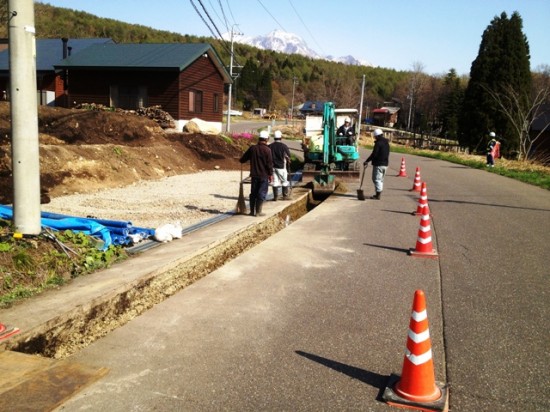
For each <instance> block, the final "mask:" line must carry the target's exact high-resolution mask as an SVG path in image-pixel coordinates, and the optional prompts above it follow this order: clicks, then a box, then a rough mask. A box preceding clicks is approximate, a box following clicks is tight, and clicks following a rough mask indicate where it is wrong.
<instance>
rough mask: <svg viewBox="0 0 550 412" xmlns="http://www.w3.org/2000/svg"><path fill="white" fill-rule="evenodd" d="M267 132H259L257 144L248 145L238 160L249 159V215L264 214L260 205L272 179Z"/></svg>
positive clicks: (271, 162) (244, 160)
mask: <svg viewBox="0 0 550 412" xmlns="http://www.w3.org/2000/svg"><path fill="white" fill-rule="evenodd" d="M268 139H269V133H268V132H267V131H265V130H263V131H261V132H260V138H259V140H258V144H255V145H253V146H250V147H249V148H248V150H247V151H246V152H244V154H243V155H242V157H241V159H240V162H241V163H246V162H248V161H250V177H251V178H252V181H251V188H250V216H264V213H262V205H263V203H264V202H265V198H266V196H267V190H268V188H269V183H270V182H271V181H272V180H273V157H272V156H271V149H270V148H269V146H268V145H267V141H268Z"/></svg>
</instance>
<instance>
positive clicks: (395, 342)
mask: <svg viewBox="0 0 550 412" xmlns="http://www.w3.org/2000/svg"><path fill="white" fill-rule="evenodd" d="M405 159H406V165H407V172H408V174H409V177H408V178H402V177H396V175H397V173H398V171H399V166H400V160H401V156H400V155H396V154H393V155H392V158H391V168H390V169H389V171H388V176H387V178H386V187H385V190H384V192H383V195H382V200H381V201H372V200H367V201H365V202H361V201H359V200H357V197H356V191H355V189H356V188H350V192H349V193H347V194H341V195H335V196H332V197H331V198H330V199H329V200H327V201H326V202H324V203H323V204H322V205H321V206H319V207H317V208H316V209H314V210H313V211H312V212H310V213H309V214H307V215H306V216H304V217H302V218H301V219H299V220H298V221H297V222H294V223H293V224H292V225H290V226H289V227H287V228H286V229H285V230H283V231H281V232H279V233H277V234H276V235H275V236H273V237H271V238H270V239H268V240H267V241H265V242H263V243H262V244H260V245H258V246H256V247H255V248H253V249H251V250H250V251H248V252H247V253H245V254H243V255H241V256H240V257H238V258H237V259H235V260H233V261H231V262H229V263H228V264H226V265H225V266H224V267H222V268H220V269H218V270H217V271H215V272H213V273H212V274H210V275H209V276H207V277H206V278H203V279H202V280H200V281H198V282H197V283H195V284H193V285H192V286H190V287H188V288H186V289H185V290H183V291H182V292H180V293H178V294H176V295H175V296H173V297H171V298H170V299H168V300H166V301H165V302H163V303H161V304H159V305H157V306H155V307H154V308H153V309H151V310H150V311H148V312H147V313H145V314H144V315H142V316H140V317H139V318H136V319H134V320H133V321H132V322H130V323H128V324H127V325H125V326H123V327H122V328H120V329H118V330H116V331H114V332H113V333H111V334H110V335H108V336H107V337H105V338H103V339H101V340H100V341H97V342H95V343H94V344H92V345H91V346H89V347H88V348H86V349H84V350H83V351H81V352H80V353H78V354H76V355H75V356H74V359H75V360H76V361H80V362H84V363H88V364H95V365H100V366H105V367H108V368H109V369H110V372H109V374H108V375H107V376H106V377H105V378H103V379H102V380H100V381H99V382H97V383H95V384H93V385H92V386H90V387H88V388H86V389H85V390H84V391H82V392H81V393H79V394H77V395H76V396H75V397H73V398H72V399H71V400H69V401H68V402H66V403H65V404H64V405H63V406H61V407H60V410H65V411H76V410H94V411H96V410H97V411H99V410H110V411H128V410H132V411H146V410H147V411H149V410H158V411H172V410H182V411H183V410H185V411H187V410H189V411H219V410H228V411H252V410H254V411H256V410H277V411H278V410H293V411H296V410H300V411H319V410H327V411H336V410H346V411H348V410H362V411H366V410H368V411H388V410H391V409H392V408H391V407H389V406H387V405H386V404H384V403H382V402H380V401H379V399H378V397H379V395H380V393H381V391H382V390H383V389H384V386H385V384H386V382H387V379H388V377H389V375H390V374H392V373H398V374H399V373H400V372H401V367H402V361H403V353H404V349H405V343H406V338H407V329H408V324H409V319H410V311H411V305H412V298H413V294H414V291H415V290H417V289H422V290H423V291H424V292H425V294H426V297H427V305H428V317H429V322H430V335H431V339H432V347H433V353H434V364H435V374H436V379H437V380H438V381H444V382H446V383H447V384H448V385H449V387H450V407H451V410H453V411H520V410H521V411H547V410H550V372H549V370H550V369H549V368H548V365H549V364H550V355H549V348H550V345H549V343H550V339H549V337H550V334H549V330H550V313H549V312H550V310H549V303H548V296H549V294H550V282H549V275H550V268H549V264H548V241H549V240H550V192H548V191H545V190H542V189H538V188H535V187H532V186H529V185H526V184H522V183H519V182H515V181H513V180H510V179H507V178H504V177H500V176H497V175H495V174H492V173H487V172H486V171H482V170H472V169H468V168H466V167H463V166H459V165H454V164H450V163H446V162H442V161H438V160H432V159H424V158H417V157H414V156H405ZM417 166H418V167H420V170H421V176H422V180H423V181H426V182H427V190H428V203H429V207H430V209H431V212H432V218H431V223H432V225H431V227H432V232H433V237H434V246H435V247H436V249H437V250H438V253H439V258H438V259H437V260H431V259H424V258H412V257H410V256H408V254H407V251H408V250H409V248H411V247H414V245H415V242H416V237H417V233H418V228H419V218H418V217H415V216H412V215H411V212H412V211H414V210H416V201H417V198H418V195H417V194H414V193H411V192H409V189H410V188H411V187H412V177H413V175H414V170H415V168H416V167H417ZM369 170H370V169H369ZM364 189H365V193H366V194H367V195H368V194H370V193H371V191H372V183H371V182H370V179H368V178H367V179H365V186H364ZM266 207H269V205H267V206H266Z"/></svg>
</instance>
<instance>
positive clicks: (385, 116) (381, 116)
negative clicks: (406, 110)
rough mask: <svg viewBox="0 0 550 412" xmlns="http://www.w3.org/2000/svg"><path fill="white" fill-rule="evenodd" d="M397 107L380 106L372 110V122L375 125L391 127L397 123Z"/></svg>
mask: <svg viewBox="0 0 550 412" xmlns="http://www.w3.org/2000/svg"><path fill="white" fill-rule="evenodd" d="M399 110H400V108H399V107H396V106H382V107H380V108H378V109H374V110H373V111H372V122H373V124H374V125H376V126H382V127H393V126H394V125H395V124H396V123H397V119H398V116H399Z"/></svg>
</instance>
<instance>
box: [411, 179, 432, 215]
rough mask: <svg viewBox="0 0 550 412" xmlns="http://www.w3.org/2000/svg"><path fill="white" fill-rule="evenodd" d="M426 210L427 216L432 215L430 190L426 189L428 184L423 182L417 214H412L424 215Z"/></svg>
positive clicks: (414, 213)
mask: <svg viewBox="0 0 550 412" xmlns="http://www.w3.org/2000/svg"><path fill="white" fill-rule="evenodd" d="M424 210H426V214H428V215H429V214H430V208H429V207H428V190H427V188H426V182H422V189H421V190H420V197H419V198H418V203H417V206H416V212H413V213H412V214H413V215H423V214H424Z"/></svg>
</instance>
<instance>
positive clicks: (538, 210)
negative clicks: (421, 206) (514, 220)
mask: <svg viewBox="0 0 550 412" xmlns="http://www.w3.org/2000/svg"><path fill="white" fill-rule="evenodd" d="M429 202H430V203H432V202H433V203H458V204H466V205H479V206H491V207H504V208H507V209H520V210H534V211H537V212H550V209H539V208H536V207H523V206H510V205H497V204H494V203H482V202H468V201H466V200H454V199H430V200H429Z"/></svg>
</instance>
